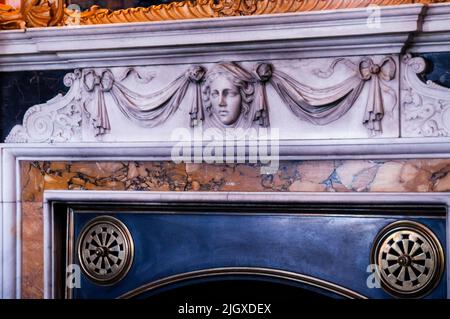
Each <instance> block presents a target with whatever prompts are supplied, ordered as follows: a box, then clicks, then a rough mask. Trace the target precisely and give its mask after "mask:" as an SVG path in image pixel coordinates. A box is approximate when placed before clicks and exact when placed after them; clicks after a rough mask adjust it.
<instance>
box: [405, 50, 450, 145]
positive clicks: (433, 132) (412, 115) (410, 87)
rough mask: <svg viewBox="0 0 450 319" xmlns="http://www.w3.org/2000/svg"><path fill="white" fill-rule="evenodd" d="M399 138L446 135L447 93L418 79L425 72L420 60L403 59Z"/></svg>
mask: <svg viewBox="0 0 450 319" xmlns="http://www.w3.org/2000/svg"><path fill="white" fill-rule="evenodd" d="M403 66H404V67H403V74H402V82H403V83H402V92H401V96H402V104H401V113H402V136H404V137H420V136H429V137H439V136H449V135H450V89H448V88H446V87H443V86H440V85H438V84H436V83H434V82H432V81H427V82H426V83H425V82H423V81H422V80H421V79H420V78H419V75H420V74H421V73H423V72H424V71H425V69H426V61H425V60H424V59H423V58H421V57H412V56H411V55H409V54H407V55H405V56H404V57H403Z"/></svg>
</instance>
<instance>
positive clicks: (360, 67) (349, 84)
mask: <svg viewBox="0 0 450 319" xmlns="http://www.w3.org/2000/svg"><path fill="white" fill-rule="evenodd" d="M346 62H347V65H351V63H348V60H347V61H346ZM218 68H219V69H222V70H223V71H222V72H228V73H230V75H231V76H232V77H234V78H237V79H239V80H241V81H242V82H245V83H249V84H253V85H254V90H253V88H251V89H250V88H247V91H248V92H247V94H248V95H249V94H252V95H253V99H252V102H251V106H250V108H249V109H248V110H247V111H246V112H247V114H244V115H245V116H241V117H240V118H239V120H238V121H237V123H236V125H234V126H233V127H241V128H248V127H250V126H251V125H252V123H253V122H256V124H257V125H259V126H262V127H268V126H269V125H270V119H269V106H268V101H267V93H266V86H267V85H268V84H270V85H272V87H273V88H274V89H275V91H276V92H277V93H278V95H279V96H280V98H281V99H282V101H283V102H284V103H285V104H286V105H287V106H288V107H289V108H290V109H291V110H292V112H293V113H294V114H295V115H296V116H297V117H298V118H299V119H301V120H304V121H308V122H311V123H313V124H315V125H326V124H329V123H331V122H334V121H336V120H338V119H339V118H340V117H342V116H343V115H344V114H345V113H346V112H347V111H348V110H349V109H350V108H351V107H352V105H354V103H355V101H356V100H357V99H358V97H359V96H360V93H361V90H362V89H363V87H364V86H365V84H366V83H369V93H368V100H367V103H366V110H365V113H364V118H363V120H362V123H363V124H364V125H365V126H366V128H367V129H368V130H369V131H370V132H371V133H372V134H375V133H378V132H381V131H382V127H381V121H382V119H383V116H384V106H383V90H384V91H388V90H390V89H389V87H388V86H387V85H386V84H385V83H384V82H386V81H390V80H392V79H393V78H394V76H395V72H396V66H395V62H394V60H393V59H392V58H391V57H387V58H385V59H383V60H382V61H381V63H380V64H376V63H374V62H373V61H372V59H371V58H363V59H361V61H360V62H359V63H358V64H357V65H355V69H354V71H355V72H354V75H353V76H351V77H349V78H347V79H345V80H344V81H342V82H340V83H338V84H336V85H333V86H331V87H327V88H320V89H318V88H313V87H310V86H308V85H305V84H302V83H300V82H298V81H297V80H295V79H294V78H293V77H291V76H290V75H288V74H286V73H284V72H281V71H276V70H274V67H273V65H272V64H269V63H258V64H256V65H255V67H254V68H253V70H252V71H251V72H248V71H246V70H245V69H244V68H242V67H241V66H239V65H238V64H236V63H234V62H222V63H219V64H218V65H216V66H215V70H216V71H215V72H217V69H218ZM205 74H207V71H206V69H205V68H204V67H203V66H199V65H196V66H193V67H191V68H189V69H188V70H187V71H186V72H185V73H184V74H182V75H180V76H178V77H177V78H176V79H175V80H174V81H172V82H171V83H169V84H168V85H167V86H166V87H164V88H162V89H160V90H158V91H156V92H153V93H150V94H145V95H142V94H139V93H136V92H134V91H132V90H131V89H129V88H127V87H126V86H124V85H123V84H121V83H120V82H121V81H120V80H116V79H114V75H113V74H112V72H111V71H109V70H103V71H101V72H100V73H99V74H97V73H96V71H95V70H94V69H87V70H84V71H83V76H82V82H83V86H84V88H85V90H86V92H89V93H92V94H94V95H95V98H92V99H88V100H87V101H85V102H84V105H83V108H84V111H85V112H86V114H88V116H89V118H90V119H91V121H92V125H93V126H94V128H95V130H96V134H97V135H102V134H105V133H107V132H108V131H110V130H111V126H110V122H109V117H108V111H107V107H106V104H105V97H104V94H105V93H109V94H111V96H112V97H113V99H114V101H115V103H116V105H117V106H118V107H119V109H120V111H121V112H122V113H123V114H124V115H125V116H126V117H127V118H129V119H131V120H133V121H134V122H136V123H137V124H138V125H141V126H144V127H153V126H156V125H159V124H161V123H163V122H165V121H166V120H167V119H168V118H169V117H170V116H171V115H172V114H174V113H175V112H176V111H177V110H178V108H179V106H180V104H181V102H182V101H183V99H184V97H185V95H186V93H187V91H188V89H189V87H191V86H193V87H194V92H193V100H192V101H191V107H190V112H189V115H190V124H191V126H195V125H198V124H199V123H200V122H202V121H204V120H208V119H205V107H204V105H203V101H202V96H201V94H202V91H201V85H202V81H203V80H204V77H205ZM203 94H204V92H203ZM209 112H210V111H209V110H208V108H206V113H209ZM212 119H213V118H212ZM212 119H210V121H211V120H212ZM221 125H222V126H224V125H223V124H221V123H220V122H219V121H217V120H216V121H214V122H213V126H215V127H220V126H221Z"/></svg>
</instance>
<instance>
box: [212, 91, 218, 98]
mask: <svg viewBox="0 0 450 319" xmlns="http://www.w3.org/2000/svg"><path fill="white" fill-rule="evenodd" d="M211 96H212V97H213V98H216V97H218V96H219V92H217V91H212V92H211Z"/></svg>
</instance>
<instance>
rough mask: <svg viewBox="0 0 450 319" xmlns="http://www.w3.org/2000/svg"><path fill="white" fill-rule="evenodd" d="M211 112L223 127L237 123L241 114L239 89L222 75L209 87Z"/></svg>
mask: <svg viewBox="0 0 450 319" xmlns="http://www.w3.org/2000/svg"><path fill="white" fill-rule="evenodd" d="M210 90H211V91H210V101H211V106H212V112H213V114H214V115H215V116H216V117H217V119H218V120H219V121H220V122H222V123H223V124H225V125H231V124H233V123H235V122H236V121H237V119H238V118H239V115H240V114H241V108H242V97H241V94H240V90H239V88H238V87H237V86H236V85H234V84H233V83H232V82H231V80H230V79H228V78H227V77H226V76H224V75H219V76H218V77H217V78H215V79H214V80H213V81H211V86H210Z"/></svg>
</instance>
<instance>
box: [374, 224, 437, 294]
mask: <svg viewBox="0 0 450 319" xmlns="http://www.w3.org/2000/svg"><path fill="white" fill-rule="evenodd" d="M372 263H375V264H376V265H377V266H378V275H379V277H380V280H381V284H382V287H383V288H384V289H385V290H386V291H387V292H388V293H390V294H391V295H393V296H396V297H409V298H417V297H421V296H424V295H426V294H427V293H429V292H430V291H431V290H432V289H433V288H434V287H435V286H436V284H437V283H438V281H439V279H440V278H441V276H442V272H443V270H444V254H443V250H442V246H441V244H440V243H439V240H438V239H437V238H436V236H435V235H434V234H433V233H432V232H431V230H429V229H428V228H427V227H425V226H424V225H422V224H419V223H416V222H412V221H399V222H395V223H392V224H390V225H388V226H387V227H385V228H384V229H383V230H382V231H381V232H380V233H379V235H378V236H377V238H376V239H375V242H374V246H373V251H372Z"/></svg>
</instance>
